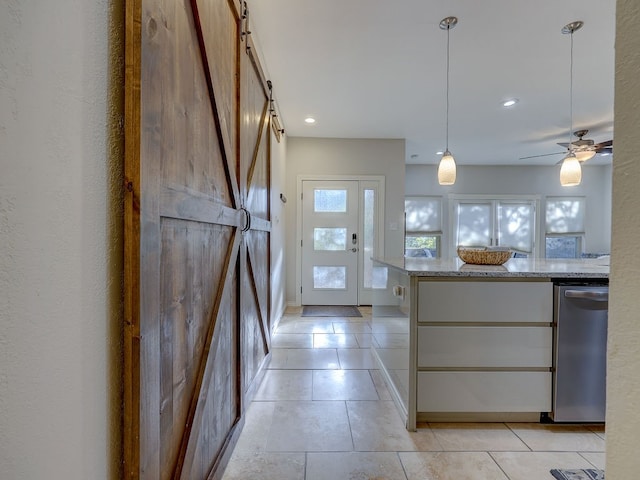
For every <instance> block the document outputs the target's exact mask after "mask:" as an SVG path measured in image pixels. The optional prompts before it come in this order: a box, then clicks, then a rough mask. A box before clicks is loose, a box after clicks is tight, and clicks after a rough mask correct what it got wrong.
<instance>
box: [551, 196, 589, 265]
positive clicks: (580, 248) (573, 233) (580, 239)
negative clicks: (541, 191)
mask: <svg viewBox="0 0 640 480" xmlns="http://www.w3.org/2000/svg"><path fill="white" fill-rule="evenodd" d="M563 200H564V201H579V202H580V203H581V206H580V209H579V211H580V214H581V217H582V218H581V219H580V222H579V223H580V224H581V225H582V229H575V230H571V229H569V230H563V231H549V225H550V222H549V220H548V218H547V214H548V205H549V203H550V202H551V201H556V202H557V201H563ZM586 220H587V197H586V196H581V195H550V196H547V197H545V205H544V258H550V257H548V256H547V239H548V238H563V237H571V238H575V239H576V256H575V257H553V258H581V257H582V255H583V254H584V252H585V249H584V246H585V241H584V240H585V230H586Z"/></svg>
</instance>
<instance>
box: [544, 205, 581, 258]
mask: <svg viewBox="0 0 640 480" xmlns="http://www.w3.org/2000/svg"><path fill="white" fill-rule="evenodd" d="M584 218H585V198H584V197H547V200H546V209H545V256H546V257H547V258H579V257H580V256H581V255H582V240H583V238H584Z"/></svg>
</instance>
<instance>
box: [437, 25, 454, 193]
mask: <svg viewBox="0 0 640 480" xmlns="http://www.w3.org/2000/svg"><path fill="white" fill-rule="evenodd" d="M457 23H458V19H457V18H456V17H447V18H444V19H443V20H442V21H441V22H440V28H441V29H442V30H446V31H447V134H446V139H447V142H446V148H445V150H444V153H443V154H442V158H441V159H440V164H439V165H438V183H439V184H440V185H453V184H454V183H456V161H455V160H454V158H453V155H451V152H450V151H449V30H451V29H452V28H453V27H455V26H456V24H457Z"/></svg>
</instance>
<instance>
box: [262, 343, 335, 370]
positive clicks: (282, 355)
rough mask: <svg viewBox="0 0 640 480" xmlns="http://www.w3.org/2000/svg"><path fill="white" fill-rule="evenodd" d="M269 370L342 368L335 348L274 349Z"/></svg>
mask: <svg viewBox="0 0 640 480" xmlns="http://www.w3.org/2000/svg"><path fill="white" fill-rule="evenodd" d="M268 368H269V369H271V370H276V369H297V370H320V369H337V368H340V362H339V361H338V354H337V353H336V350H335V349H334V348H319V349H312V348H302V349H300V348H274V349H273V352H272V356H271V362H270V363H269V367H268Z"/></svg>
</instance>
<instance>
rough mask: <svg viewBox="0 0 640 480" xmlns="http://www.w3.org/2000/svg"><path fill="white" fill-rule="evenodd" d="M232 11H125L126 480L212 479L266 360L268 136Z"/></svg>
mask: <svg viewBox="0 0 640 480" xmlns="http://www.w3.org/2000/svg"><path fill="white" fill-rule="evenodd" d="M241 10H242V8H240V5H239V2H238V1H237V0H191V1H189V0H181V1H180V0H178V1H177V0H127V1H126V16H127V18H126V35H127V38H126V59H125V61H126V86H125V111H126V118H125V129H126V132H125V142H126V148H125V150H126V159H125V174H126V179H125V188H126V195H125V334H124V343H125V366H124V369H125V379H124V382H125V418H124V431H125V438H124V461H125V476H126V478H143V479H169V478H171V479H190V480H191V479H194V480H195V479H206V478H217V477H219V476H220V474H221V471H222V468H223V467H224V465H225V463H226V461H227V459H228V456H229V455H230V453H231V450H232V447H233V445H234V442H235V439H236V438H237V435H238V433H239V429H240V426H241V424H242V413H243V408H244V406H243V405H244V402H245V401H246V400H247V398H248V395H249V394H250V392H251V388H252V385H253V383H254V380H255V378H256V375H258V373H259V371H260V366H261V364H262V362H263V361H264V359H265V358H266V356H267V355H268V351H269V327H268V318H269V305H268V298H269V284H268V280H269V260H268V251H269V250H268V248H269V247H268V245H269V230H270V223H269V207H268V205H269V180H270V179H269V149H268V141H269V140H268V137H269V135H268V127H267V125H268V122H269V120H268V115H265V113H264V111H265V107H264V105H263V104H264V103H265V98H266V94H265V87H264V86H262V87H260V86H259V85H258V81H261V80H262V79H261V78H260V75H259V74H258V75H257V74H256V72H259V69H256V68H253V70H252V69H251V68H249V67H250V66H251V65H252V63H253V62H252V61H251V57H250V56H249V55H248V54H247V45H249V43H250V42H249V41H248V40H247V39H246V35H244V36H243V35H242V30H243V27H244V25H245V23H246V20H243V15H242V13H243V12H242V11H241ZM249 52H250V49H249ZM252 72H253V73H252ZM263 83H264V82H263ZM251 95H252V97H251ZM260 99H261V100H260ZM260 102H262V105H261V104H260ZM258 111H259V112H260V115H258V116H255V118H254V115H256V112H258ZM246 117H251V118H250V119H249V120H247V121H245V120H242V122H241V118H242V119H244V118H246ZM258 118H259V120H258ZM249 150H250V152H249Z"/></svg>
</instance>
